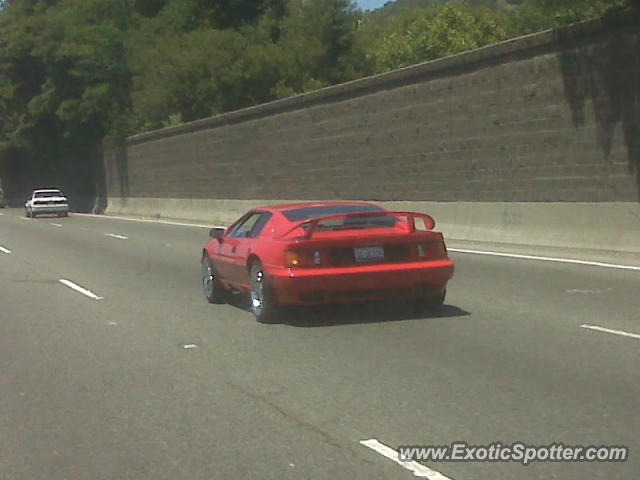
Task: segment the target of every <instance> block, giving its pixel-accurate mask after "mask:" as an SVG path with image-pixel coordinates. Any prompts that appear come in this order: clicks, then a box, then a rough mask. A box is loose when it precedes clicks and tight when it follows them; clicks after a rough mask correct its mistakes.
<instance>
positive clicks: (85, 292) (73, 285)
mask: <svg viewBox="0 0 640 480" xmlns="http://www.w3.org/2000/svg"><path fill="white" fill-rule="evenodd" d="M58 281H59V282H60V283H61V284H63V285H64V286H66V287H69V288H71V289H72V290H75V291H76V292H78V293H81V294H82V295H84V296H86V297H89V298H91V299H93V300H102V299H103V298H104V297H99V296H98V295H96V294H95V293H93V292H92V291H91V290H87V289H86V288H84V287H81V286H80V285H78V284H77V283H74V282H72V281H71V280H66V279H64V278H61V279H60V280H58Z"/></svg>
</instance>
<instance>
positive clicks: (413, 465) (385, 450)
mask: <svg viewBox="0 0 640 480" xmlns="http://www.w3.org/2000/svg"><path fill="white" fill-rule="evenodd" d="M360 444H361V445H364V446H365V447H367V448H370V449H371V450H373V451H374V452H377V453H379V454H380V455H382V456H383V457H386V458H388V459H389V460H391V461H393V462H396V463H397V464H398V465H400V466H401V467H402V468H404V469H406V470H410V471H412V472H413V476H414V477H419V478H426V479H428V480H452V479H451V478H449V477H447V476H445V475H443V474H441V473H440V472H436V471H435V470H432V469H430V468H429V467H427V466H426V465H423V464H421V463H418V462H416V461H412V462H403V461H401V460H400V455H399V454H398V452H397V451H395V450H394V449H393V448H391V447H387V446H386V445H385V444H383V443H380V442H379V441H378V440H376V439H375V438H371V439H369V440H361V441H360Z"/></svg>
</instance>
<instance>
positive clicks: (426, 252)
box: [416, 240, 448, 260]
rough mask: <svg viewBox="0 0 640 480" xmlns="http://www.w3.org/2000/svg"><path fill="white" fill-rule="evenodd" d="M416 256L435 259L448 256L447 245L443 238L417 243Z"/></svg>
mask: <svg viewBox="0 0 640 480" xmlns="http://www.w3.org/2000/svg"><path fill="white" fill-rule="evenodd" d="M416 256H417V257H418V259H425V260H434V259H440V258H447V257H448V254H447V247H445V245H444V242H443V241H442V240H436V241H432V242H427V243H418V244H417V245H416Z"/></svg>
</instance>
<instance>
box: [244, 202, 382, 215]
mask: <svg viewBox="0 0 640 480" xmlns="http://www.w3.org/2000/svg"><path fill="white" fill-rule="evenodd" d="M333 205H374V206H379V205H375V204H374V203H370V202H361V201H353V202H300V203H282V204H278V205H266V206H263V207H256V208H254V210H271V211H278V212H282V211H284V210H294V209H297V208H309V207H329V206H333Z"/></svg>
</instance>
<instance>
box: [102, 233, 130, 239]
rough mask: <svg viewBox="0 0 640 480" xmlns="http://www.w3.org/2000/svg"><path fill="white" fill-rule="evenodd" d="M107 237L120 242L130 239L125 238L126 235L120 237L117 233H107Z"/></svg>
mask: <svg viewBox="0 0 640 480" xmlns="http://www.w3.org/2000/svg"><path fill="white" fill-rule="evenodd" d="M105 235H106V236H107V237H111V238H117V239H118V240H128V239H129V237H125V236H124V235H118V234H116V233H105Z"/></svg>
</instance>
